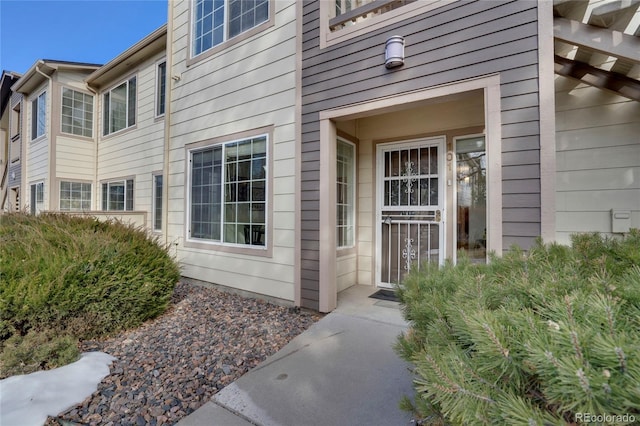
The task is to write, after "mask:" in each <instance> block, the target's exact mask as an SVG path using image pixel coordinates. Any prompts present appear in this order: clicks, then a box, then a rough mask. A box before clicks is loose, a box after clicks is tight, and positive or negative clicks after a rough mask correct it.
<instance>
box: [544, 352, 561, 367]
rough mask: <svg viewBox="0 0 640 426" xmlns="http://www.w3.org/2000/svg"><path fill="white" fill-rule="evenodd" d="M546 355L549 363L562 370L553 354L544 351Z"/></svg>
mask: <svg viewBox="0 0 640 426" xmlns="http://www.w3.org/2000/svg"><path fill="white" fill-rule="evenodd" d="M544 355H545V356H546V357H547V360H549V362H551V364H553V366H554V367H556V368H557V369H558V370H559V369H560V363H559V362H558V360H557V359H556V357H555V356H553V352H551V351H544Z"/></svg>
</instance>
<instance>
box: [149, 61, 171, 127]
mask: <svg viewBox="0 0 640 426" xmlns="http://www.w3.org/2000/svg"><path fill="white" fill-rule="evenodd" d="M162 64H164V71H165V73H164V112H163V113H162V114H159V113H158V108H159V107H160V65H162ZM155 68H156V78H155V96H154V103H153V111H154V116H155V118H162V117H164V115H165V113H166V111H167V90H168V89H169V81H168V76H169V70H168V69H167V58H162V59H160V60H159V61H157V62H156V65H155Z"/></svg>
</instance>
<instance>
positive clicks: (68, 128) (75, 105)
mask: <svg viewBox="0 0 640 426" xmlns="http://www.w3.org/2000/svg"><path fill="white" fill-rule="evenodd" d="M62 131H63V132H64V133H71V134H72V135H78V136H86V137H89V138H90V137H92V136H93V96H91V95H87V94H86V93H82V92H78V91H76V90H71V89H67V88H66V87H63V88H62Z"/></svg>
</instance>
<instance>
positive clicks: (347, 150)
mask: <svg viewBox="0 0 640 426" xmlns="http://www.w3.org/2000/svg"><path fill="white" fill-rule="evenodd" d="M355 163H356V146H355V145H354V144H352V143H351V142H347V141H343V140H341V139H338V147H337V164H336V168H337V170H336V219H337V224H336V243H337V246H338V248H348V247H353V246H354V244H355V205H356V197H355V180H356V167H355Z"/></svg>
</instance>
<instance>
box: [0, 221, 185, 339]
mask: <svg viewBox="0 0 640 426" xmlns="http://www.w3.org/2000/svg"><path fill="white" fill-rule="evenodd" d="M178 279H179V269H178V266H177V264H176V263H175V261H174V260H173V259H172V258H171V256H170V255H169V254H168V251H167V250H166V248H163V247H161V246H160V245H159V244H158V242H157V241H155V240H153V239H151V238H149V236H148V234H147V233H146V232H145V231H144V230H143V229H135V228H132V227H130V226H127V225H124V224H123V223H120V222H100V221H97V220H95V219H91V218H81V217H73V216H69V215H60V214H58V215H56V214H45V215H39V216H30V215H25V214H11V215H7V216H3V217H2V223H1V226H0V282H2V285H1V286H0V349H2V347H3V346H5V345H4V342H6V341H7V340H8V339H9V338H10V337H11V336H13V335H19V336H26V335H27V334H28V333H29V332H31V331H34V332H39V331H42V330H43V329H47V330H54V331H56V332H58V334H60V335H62V334H69V335H71V336H74V337H75V338H78V339H87V338H94V337H99V336H103V335H107V334H110V333H114V332H117V331H120V330H124V329H128V328H133V327H136V326H138V325H140V324H142V322H144V321H145V320H147V319H150V318H153V317H156V316H157V315H159V314H160V313H162V312H163V311H164V310H165V309H166V307H167V306H168V304H169V302H170V299H171V295H172V293H173V289H174V287H175V284H176V283H177V281H178Z"/></svg>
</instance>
